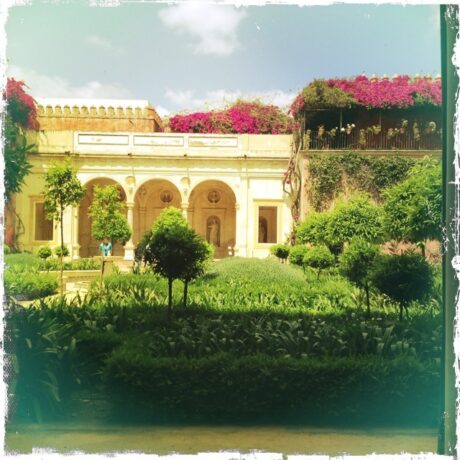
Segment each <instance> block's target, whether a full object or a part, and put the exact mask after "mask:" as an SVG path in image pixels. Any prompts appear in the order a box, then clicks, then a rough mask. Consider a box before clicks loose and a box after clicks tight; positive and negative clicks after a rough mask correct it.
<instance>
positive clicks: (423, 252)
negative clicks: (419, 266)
mask: <svg viewBox="0 0 460 460" xmlns="http://www.w3.org/2000/svg"><path fill="white" fill-rule="evenodd" d="M420 247H421V249H422V256H423V258H424V259H426V251H425V241H423V242H422V243H420Z"/></svg>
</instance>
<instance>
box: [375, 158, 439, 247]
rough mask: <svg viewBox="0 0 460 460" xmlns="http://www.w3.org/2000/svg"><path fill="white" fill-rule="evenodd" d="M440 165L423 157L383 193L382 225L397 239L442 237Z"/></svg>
mask: <svg viewBox="0 0 460 460" xmlns="http://www.w3.org/2000/svg"><path fill="white" fill-rule="evenodd" d="M441 182H442V181H441V167H440V165H439V162H437V161H435V160H431V159H426V160H424V161H421V162H420V163H418V164H417V165H415V166H414V167H413V168H412V169H411V170H410V172H409V174H408V176H407V179H406V180H404V181H403V182H401V183H399V184H397V185H395V186H393V187H391V188H389V189H388V190H387V191H386V192H385V193H384V199H385V202H384V205H383V209H384V226H385V229H386V231H387V233H388V236H389V237H390V238H392V239H395V240H398V241H405V242H410V243H420V244H421V246H422V253H423V255H425V243H426V240H429V239H435V240H440V239H441V202H442V189H441Z"/></svg>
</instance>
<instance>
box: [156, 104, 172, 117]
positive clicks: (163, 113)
mask: <svg viewBox="0 0 460 460" xmlns="http://www.w3.org/2000/svg"><path fill="white" fill-rule="evenodd" d="M155 110H156V111H157V113H158V115H159V116H160V117H167V116H169V115H170V113H171V112H170V111H169V110H168V109H167V108H165V107H163V106H162V105H156V106H155Z"/></svg>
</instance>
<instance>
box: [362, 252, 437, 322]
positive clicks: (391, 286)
mask: <svg viewBox="0 0 460 460" xmlns="http://www.w3.org/2000/svg"><path fill="white" fill-rule="evenodd" d="M370 279H371V282H372V284H373V285H374V286H376V287H377V289H379V290H380V291H381V292H382V293H383V294H386V295H388V296H389V297H391V298H392V299H394V300H395V301H396V302H398V303H399V305H400V310H399V318H400V320H402V314H403V309H404V308H406V309H407V307H408V305H409V303H410V302H412V301H415V300H418V301H424V300H426V299H427V298H428V296H429V294H430V293H431V292H432V288H433V282H434V276H433V270H432V268H431V266H430V264H429V263H428V262H427V261H426V259H425V258H424V257H423V256H422V255H421V254H417V253H414V252H407V253H404V254H401V255H381V256H379V257H378V258H377V259H376V262H375V267H374V269H373V270H372V273H371V276H370Z"/></svg>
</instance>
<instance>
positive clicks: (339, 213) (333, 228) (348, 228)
mask: <svg viewBox="0 0 460 460" xmlns="http://www.w3.org/2000/svg"><path fill="white" fill-rule="evenodd" d="M330 213H331V215H330V220H329V223H328V230H329V233H330V239H331V240H332V241H337V242H340V243H345V242H349V241H351V240H352V238H361V239H364V240H366V241H371V242H380V241H381V240H382V237H383V212H382V210H381V208H380V207H379V206H376V205H374V204H372V203H371V201H370V199H369V197H368V196H367V195H355V196H353V197H352V198H350V199H349V200H348V201H347V202H345V201H340V202H338V203H337V204H336V206H335V208H334V209H333V210H332V211H330Z"/></svg>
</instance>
